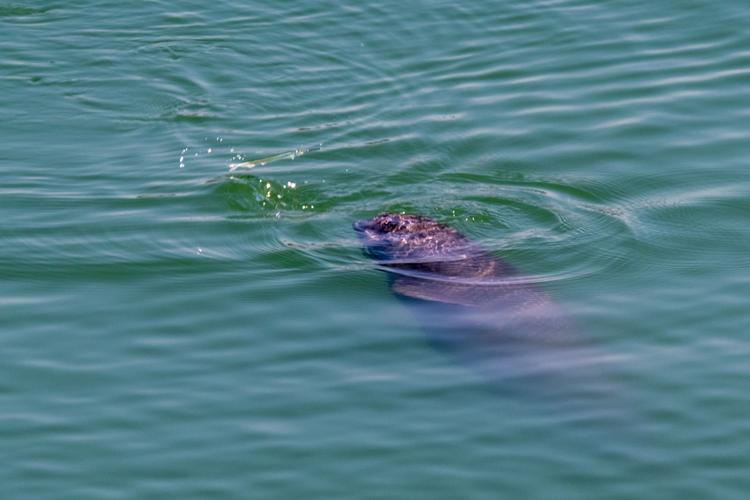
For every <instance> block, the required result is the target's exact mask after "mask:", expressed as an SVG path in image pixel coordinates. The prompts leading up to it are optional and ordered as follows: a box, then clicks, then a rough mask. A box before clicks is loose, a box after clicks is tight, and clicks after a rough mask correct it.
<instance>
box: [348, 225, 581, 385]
mask: <svg viewBox="0 0 750 500" xmlns="http://www.w3.org/2000/svg"><path fill="white" fill-rule="evenodd" d="M354 230H355V231H356V232H357V234H358V236H359V238H360V240H361V241H362V243H363V246H364V250H365V253H366V254H367V255H368V256H370V257H371V258H373V259H374V260H375V262H376V263H377V264H378V265H379V267H380V268H381V269H383V270H384V271H386V272H387V273H388V275H389V281H390V287H391V289H392V291H393V292H394V293H395V294H397V295H398V296H399V297H400V298H402V299H404V300H405V301H406V302H407V303H408V304H409V306H410V307H411V308H412V310H413V311H414V312H415V313H416V315H417V317H418V318H419V320H420V321H421V322H422V324H423V325H424V327H425V329H426V331H427V333H428V335H429V337H430V339H431V341H432V342H433V343H434V344H435V345H436V346H437V347H439V348H441V349H445V350H449V351H450V352H452V353H454V354H455V355H457V356H459V357H460V358H461V359H463V360H465V361H467V362H470V363H472V364H475V365H478V366H479V367H480V369H481V370H482V371H483V372H486V373H488V374H489V375H491V377H492V378H493V379H495V380H497V379H508V378H529V377H530V378H537V377H542V378H547V377H554V378H556V379H560V378H561V377H562V378H566V379H569V378H571V377H573V378H578V376H579V375H580V374H581V373H583V372H584V371H586V370H581V367H582V366H583V365H586V364H588V360H589V356H588V355H587V354H586V349H585V348H584V347H583V346H582V345H581V344H580V342H579V341H578V339H577V336H576V335H575V332H574V328H573V326H572V322H571V320H570V319H569V318H568V317H567V315H566V314H564V313H563V311H562V309H561V308H560V306H559V305H558V304H557V303H556V302H555V301H554V300H553V299H552V298H551V297H550V296H549V295H548V294H547V293H546V292H545V291H543V290H542V289H540V288H539V287H538V286H537V285H536V284H535V283H534V282H533V279H531V278H530V277H525V276H524V275H522V274H521V273H520V272H519V271H518V270H517V269H516V268H515V267H513V266H512V265H510V264H508V263H507V262H505V261H504V260H502V259H500V258H498V257H495V256H494V255H492V254H490V253H489V252H487V251H486V250H484V249H483V248H482V247H481V246H479V245H478V244H476V243H474V242H472V241H471V240H469V239H468V238H466V237H465V236H464V235H462V234H461V233H460V232H458V231H457V230H455V229H453V228H451V227H448V226H446V225H444V224H440V223H438V222H436V221H435V220H433V219H430V218H427V217H422V216H418V215H403V214H389V213H384V214H380V215H378V216H376V217H374V218H373V219H370V220H365V221H359V222H356V223H355V224H354Z"/></svg>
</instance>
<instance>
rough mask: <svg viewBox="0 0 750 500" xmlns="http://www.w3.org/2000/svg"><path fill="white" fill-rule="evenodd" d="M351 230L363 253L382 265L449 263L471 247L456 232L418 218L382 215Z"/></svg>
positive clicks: (356, 224) (406, 215) (433, 221)
mask: <svg viewBox="0 0 750 500" xmlns="http://www.w3.org/2000/svg"><path fill="white" fill-rule="evenodd" d="M353 226H354V230H355V231H356V233H357V235H358V236H359V238H360V240H362V244H363V246H364V249H365V253H366V254H367V255H369V256H370V257H372V258H373V259H375V260H376V261H378V262H380V263H384V264H387V263H389V262H391V263H393V264H409V263H415V264H416V263H426V262H435V261H442V260H452V259H456V258H462V257H465V254H466V252H467V251H468V250H469V247H470V244H469V242H468V240H467V239H466V238H465V237H464V236H463V235H462V234H461V233H459V232H458V231H456V230H455V229H453V228H450V227H448V226H445V225H443V224H440V223H439V222H437V221H435V220H433V219H430V218H429V217H424V216H421V215H411V214H392V213H382V214H380V215H377V216H375V217H373V218H372V219H369V220H361V221H358V222H355V223H354V224H353Z"/></svg>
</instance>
